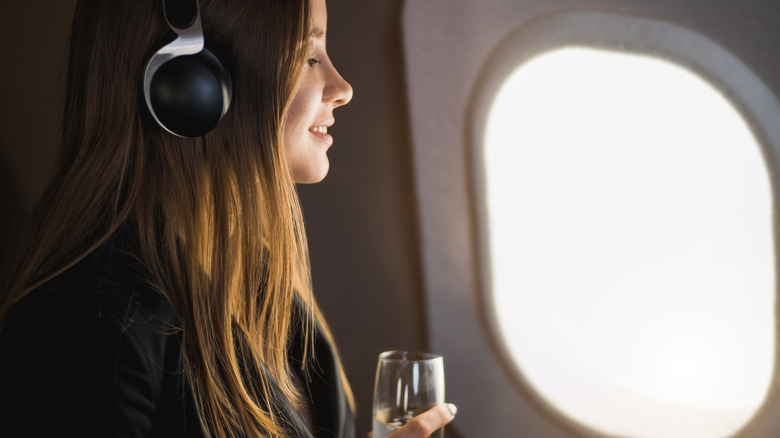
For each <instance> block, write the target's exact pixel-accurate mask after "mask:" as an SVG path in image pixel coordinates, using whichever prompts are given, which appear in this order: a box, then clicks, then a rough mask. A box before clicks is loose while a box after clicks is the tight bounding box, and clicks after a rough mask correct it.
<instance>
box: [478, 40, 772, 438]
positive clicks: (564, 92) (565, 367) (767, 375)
mask: <svg viewBox="0 0 780 438" xmlns="http://www.w3.org/2000/svg"><path fill="white" fill-rule="evenodd" d="M484 163H485V169H484V175H485V190H486V194H485V196H486V198H485V199H486V204H487V218H488V219H487V224H488V235H489V236H490V237H489V247H490V257H491V269H492V272H491V273H490V275H491V277H490V278H491V283H492V297H493V311H494V313H495V315H496V318H497V320H498V325H499V327H500V330H501V332H502V335H503V341H504V342H505V344H506V346H507V349H508V351H510V353H511V355H512V358H513V359H514V360H515V362H516V364H517V366H518V367H519V368H520V370H521V372H522V374H523V376H524V377H525V379H526V380H527V381H528V382H529V383H530V385H531V386H532V387H533V388H534V389H535V391H536V392H537V393H538V394H539V395H540V396H541V397H543V398H544V399H546V400H547V401H548V402H549V403H550V404H551V405H552V406H554V407H555V408H556V409H558V410H559V411H560V412H562V413H563V414H565V415H567V416H568V417H569V418H571V419H573V420H575V421H576V422H578V423H580V424H582V425H585V426H586V427H589V428H591V429H595V430H597V431H600V432H603V433H606V434H610V435H617V436H628V437H637V438H678V437H679V438H721V437H725V436H728V435H730V434H732V433H734V432H735V431H737V430H739V429H740V428H741V427H742V426H744V425H745V424H746V423H747V422H748V421H749V420H750V419H751V417H752V416H753V415H754V414H755V413H756V411H757V410H758V408H759V407H760V406H761V404H762V403H763V401H764V398H765V396H766V394H767V391H768V388H769V385H770V381H771V379H772V375H773V368H774V361H775V356H774V348H775V318H774V308H775V307H774V302H775V271H774V256H773V251H774V246H773V243H772V242H773V232H772V201H771V199H772V198H771V186H770V182H769V176H768V172H767V166H766V164H765V162H764V159H763V157H762V154H761V149H760V147H759V145H758V144H757V142H756V139H755V138H754V136H753V134H752V132H751V130H750V129H749V127H748V126H747V124H746V122H745V120H744V119H743V117H742V116H741V115H740V113H739V112H738V111H737V110H736V109H735V108H734V106H733V105H732V104H731V103H730V102H729V101H728V100H727V99H726V98H724V96H723V95H722V94H721V93H720V92H719V91H718V90H717V89H715V88H714V87H713V86H712V85H711V84H709V83H708V82H706V81H704V80H703V79H702V78H701V77H699V76H697V75H695V74H693V73H691V72H690V71H689V70H687V69H684V68H681V67H680V66H678V65H675V64H673V63H670V62H667V61H665V60H662V59H659V58H654V57H650V56H644V55H634V54H627V53H622V52H613V51H606V50H597V49H589V48H580V47H569V48H561V49H557V50H553V51H549V52H546V53H543V54H541V55H539V56H536V57H534V58H532V59H531V60H529V61H527V62H525V63H523V64H522V65H521V66H520V67H519V68H518V69H517V70H515V71H514V72H513V73H512V74H511V75H510V76H509V77H508V78H507V80H506V81H505V82H504V84H503V85H502V86H501V87H500V89H499V90H498V93H497V95H496V97H495V100H494V102H493V104H492V106H491V108H490V110H489V113H488V118H487V121H486V128H485V143H484Z"/></svg>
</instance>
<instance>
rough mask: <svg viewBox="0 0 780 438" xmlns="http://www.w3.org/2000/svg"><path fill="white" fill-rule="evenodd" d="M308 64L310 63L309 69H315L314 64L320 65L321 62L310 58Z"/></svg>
mask: <svg viewBox="0 0 780 438" xmlns="http://www.w3.org/2000/svg"><path fill="white" fill-rule="evenodd" d="M308 62H309V67H314V64H319V63H320V62H321V61H319V60H317V59H314V58H309V61H308Z"/></svg>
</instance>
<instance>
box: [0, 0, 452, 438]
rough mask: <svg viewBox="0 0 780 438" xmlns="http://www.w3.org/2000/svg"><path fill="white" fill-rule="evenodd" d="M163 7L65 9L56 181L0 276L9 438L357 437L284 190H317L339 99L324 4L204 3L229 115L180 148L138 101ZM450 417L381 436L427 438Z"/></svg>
mask: <svg viewBox="0 0 780 438" xmlns="http://www.w3.org/2000/svg"><path fill="white" fill-rule="evenodd" d="M161 3H162V2H159V1H155V0H125V1H112V2H106V1H97V0H91V1H90V0H81V1H80V2H79V4H78V6H77V8H76V12H75V16H74V22H73V28H72V34H71V40H70V54H69V70H68V82H67V90H66V105H65V112H64V119H63V127H62V152H61V157H60V163H59V167H58V172H57V174H56V175H55V177H54V179H53V182H52V184H51V186H50V187H49V189H47V191H46V193H45V194H44V196H43V198H42V199H41V201H40V203H39V205H38V207H37V209H36V212H35V214H34V217H33V220H32V221H31V222H30V223H29V226H28V228H27V230H26V232H25V234H24V235H22V236H21V237H20V241H19V244H18V245H16V249H17V250H18V255H17V257H15V258H14V260H13V264H11V265H9V266H10V269H9V270H8V272H7V273H6V275H5V276H4V277H5V279H6V280H5V283H4V287H3V289H2V293H3V296H2V301H0V357H2V359H1V360H0V388H2V390H0V399H1V400H2V407H1V408H2V410H0V415H1V416H2V419H3V425H4V427H5V428H6V429H5V430H6V431H11V432H12V433H18V434H19V435H22V436H39V435H54V434H57V435H63V434H69V433H73V432H75V433H78V434H79V435H86V436H93V435H94V436H182V435H187V436H189V435H192V436H217V437H223V436H225V437H226V436H317V437H330V436H338V437H352V436H354V430H353V425H352V424H353V417H352V415H353V411H354V401H353V398H352V393H351V391H350V387H349V383H348V382H347V379H346V377H345V375H344V373H343V370H342V367H341V364H340V361H339V357H338V354H337V353H336V350H335V348H334V347H333V345H334V344H333V339H332V336H331V333H330V331H329V330H328V327H327V324H326V323H325V321H324V319H323V317H322V315H321V313H320V311H319V309H318V308H317V304H316V302H315V301H314V298H313V295H312V291H311V282H310V280H309V266H308V251H307V247H306V239H305V233H304V229H303V221H302V219H301V212H300V207H299V205H298V198H297V195H296V190H295V183H311V182H317V181H320V180H321V179H322V178H324V177H325V175H326V173H327V171H328V159H327V156H326V152H327V150H328V148H329V146H330V145H331V143H332V138H331V137H330V135H328V134H327V128H328V127H329V126H331V125H332V124H333V123H334V119H333V110H334V109H335V108H337V107H339V106H341V105H344V104H346V103H348V102H349V100H350V99H351V97H352V89H351V87H350V85H349V84H348V83H347V82H345V81H344V80H343V79H342V78H341V76H339V74H338V73H337V71H336V70H335V68H334V67H333V65H332V64H331V62H330V60H329V58H328V56H327V52H326V48H325V33H326V29H327V16H326V9H325V1H324V0H311V2H309V1H307V0H298V1H293V0H274V1H270V0H269V1H249V0H219V1H216V0H210V1H208V0H202V1H201V2H200V9H199V11H200V12H199V19H200V22H202V25H203V34H204V35H205V36H206V47H207V48H209V49H210V50H213V51H214V53H215V54H217V55H219V57H220V58H221V62H223V63H224V64H225V65H226V67H225V68H226V70H227V71H228V72H229V78H228V79H229V87H230V90H229V91H230V93H232V98H231V99H230V105H229V109H228V110H227V112H225V113H224V117H222V119H221V120H220V121H219V122H218V123H217V124H216V126H215V127H214V129H213V130H211V131H209V132H207V133H205V134H204V135H198V136H193V137H191V138H185V137H179V136H177V135H173V134H171V133H170V132H168V131H169V129H168V128H167V127H164V122H161V123H162V125H160V124H158V123H157V121H158V115H157V114H156V113H155V110H154V108H155V107H154V106H152V107H151V109H149V108H147V106H146V104H145V92H144V90H139V88H143V86H142V85H140V86H139V84H140V83H142V82H143V81H142V80H141V79H140V78H141V77H142V76H143V72H144V71H145V67H146V64H147V61H148V60H149V58H150V56H151V54H153V53H155V52H156V51H157V50H158V49H159V48H160V47H161V46H163V45H164V44H165V42H166V41H170V40H171V37H170V36H171V29H172V27H169V23H173V22H174V20H175V18H176V17H171V16H169V15H170V14H168V15H164V14H163V6H162V4H161ZM166 17H167V21H166ZM171 26H173V24H171ZM186 26H190V24H187V25H186ZM139 96H144V97H139ZM225 96H227V95H225ZM223 97H224V96H223ZM453 408H454V407H452V406H451V405H450V407H449V408H448V407H447V406H444V405H442V406H438V407H435V408H433V409H431V410H430V411H428V412H426V413H424V414H421V415H419V416H418V417H416V418H415V419H414V420H412V421H411V422H410V423H409V424H408V425H407V426H405V427H403V428H401V429H399V430H398V431H397V432H396V433H395V434H394V435H393V436H398V437H424V436H427V435H429V434H430V433H431V432H432V431H433V430H435V429H437V428H439V427H442V426H443V425H444V424H446V423H447V422H449V421H450V420H451V419H452V418H453V415H454V412H453V411H454V409H453ZM6 431H4V432H3V435H4V436H9V433H6Z"/></svg>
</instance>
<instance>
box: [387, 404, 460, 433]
mask: <svg viewBox="0 0 780 438" xmlns="http://www.w3.org/2000/svg"><path fill="white" fill-rule="evenodd" d="M457 412H458V408H457V407H456V406H455V405H453V404H452V403H446V404H441V405H438V406H435V407H433V408H431V409H429V410H427V411H425V412H423V413H422V414H420V415H418V416H416V417H414V418H412V419H411V420H409V422H408V423H406V424H405V425H404V426H403V427H401V428H400V429H398V430H397V431H395V432H394V433H392V434H391V435H390V437H388V438H391V437H392V438H424V437H427V436H429V435H430V434H432V433H433V432H435V431H436V430H437V429H440V428H442V427H444V425H446V424H447V423H449V422H450V421H452V419H453V418H455V414H456V413H457Z"/></svg>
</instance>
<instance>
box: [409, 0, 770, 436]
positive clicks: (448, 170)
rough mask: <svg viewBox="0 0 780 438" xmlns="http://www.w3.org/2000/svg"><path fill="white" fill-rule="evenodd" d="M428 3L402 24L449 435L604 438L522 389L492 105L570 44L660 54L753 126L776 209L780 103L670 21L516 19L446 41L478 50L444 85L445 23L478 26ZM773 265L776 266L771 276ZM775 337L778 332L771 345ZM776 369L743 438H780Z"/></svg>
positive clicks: (574, 15) (427, 280)
mask: <svg viewBox="0 0 780 438" xmlns="http://www.w3.org/2000/svg"><path fill="white" fill-rule="evenodd" d="M421 3H425V2H407V4H406V7H405V10H404V18H403V20H404V38H405V49H406V61H407V66H406V68H407V82H408V85H409V87H408V91H409V105H410V118H411V120H410V125H411V131H412V147H413V157H414V160H415V162H414V168H415V179H416V190H417V193H416V194H417V199H418V213H419V218H420V240H421V252H422V263H423V284H424V294H425V302H426V307H427V308H426V314H427V317H428V340H429V343H428V345H429V349H431V350H433V351H435V352H438V353H441V354H443V355H444V356H445V364H447V378H448V382H452V383H450V384H449V385H448V390H447V392H448V399H451V400H452V401H454V402H455V403H456V404H459V405H462V407H463V409H462V413H463V414H465V415H459V421H458V422H456V423H457V424H455V425H453V427H455V429H456V430H457V431H458V432H461V434H462V435H463V436H474V437H476V436H500V435H501V434H506V433H507V431H508V430H526V431H528V433H529V436H545V437H594V438H595V437H603V436H605V435H603V434H601V433H599V432H597V431H595V430H592V429H590V428H588V427H586V426H583V425H581V424H579V423H577V422H575V421H573V420H571V419H569V418H568V417H566V416H565V415H563V414H561V413H559V411H558V410H557V409H556V408H554V407H552V406H550V405H549V404H548V403H547V402H546V401H545V400H544V398H542V397H541V396H540V395H538V394H537V393H536V391H535V390H534V389H533V387H532V386H531V385H530V384H529V383H528V382H526V381H525V380H524V377H523V376H522V374H521V372H520V370H519V369H517V367H516V366H515V363H514V360H513V359H512V356H511V355H510V353H509V352H508V351H507V349H506V347H505V346H504V344H503V341H502V336H501V335H500V334H499V328H498V326H497V323H496V321H495V318H493V315H492V311H491V307H492V305H491V300H492V297H491V295H490V290H491V288H490V278H489V272H490V270H489V267H490V261H489V251H488V248H487V246H486V244H487V242H488V240H487V237H488V236H487V235H486V228H485V225H486V223H487V221H486V217H485V214H486V211H485V200H484V195H483V193H484V175H483V174H482V172H483V170H482V169H483V165H482V141H483V139H484V128H485V126H484V125H485V122H486V120H487V111H488V109H489V108H490V105H491V103H492V100H493V96H495V93H496V91H497V90H498V87H500V86H501V84H502V83H503V81H504V79H505V78H506V77H507V76H508V75H509V74H511V73H512V72H513V71H514V69H515V68H516V67H517V66H518V65H520V64H521V63H522V62H525V61H526V60H529V59H531V58H532V57H534V56H536V55H538V54H540V53H543V52H545V51H548V50H553V49H557V48H561V47H566V46H570V45H577V46H583V47H590V48H597V49H607V50H613V51H620V52H626V53H635V54H642V55H650V56H657V57H661V58H663V59H665V60H668V61H671V62H673V63H675V64H678V65H681V66H683V67H687V68H688V69H690V70H691V71H693V72H695V73H697V74H698V75H699V76H701V77H702V78H704V79H705V80H707V81H709V82H710V83H711V84H712V85H713V86H714V87H715V88H717V89H719V90H720V91H721V92H722V93H723V94H724V95H725V96H726V97H727V98H729V99H730V100H731V102H732V103H733V104H734V105H735V107H736V109H737V111H738V112H739V113H741V114H742V115H743V117H744V118H745V120H746V121H747V123H748V125H749V127H750V128H751V130H752V131H753V133H754V135H755V137H756V140H757V142H758V143H759V144H760V145H761V147H762V153H763V156H764V158H765V162H766V163H767V167H768V171H769V174H770V178H771V179H772V197H773V200H772V202H773V205H777V196H778V190H776V189H775V187H776V183H775V180H776V178H775V175H777V174H778V173H777V166H778V160H777V157H778V156H780V124H778V123H773V121H777V120H780V102H778V100H777V98H776V97H775V95H774V93H773V92H772V91H771V89H770V88H769V87H768V86H767V85H766V84H765V83H764V81H763V80H762V79H761V78H760V77H759V76H757V75H756V74H755V73H754V72H753V71H752V70H751V69H750V68H749V67H748V66H747V65H746V64H745V63H743V62H742V61H741V60H740V59H738V58H737V57H736V56H734V55H733V54H732V53H730V52H729V51H727V50H726V49H724V48H723V47H722V46H720V45H719V44H717V43H716V42H714V41H713V40H711V39H709V38H707V37H706V36H704V35H702V34H699V33H696V32H693V31H691V30H689V29H686V28H684V27H682V26H680V25H677V24H674V23H671V22H666V21H661V20H657V19H650V18H645V17H638V16H632V15H625V14H620V15H618V14H611V13H602V12H589V11H574V12H563V13H555V14H550V15H543V16H539V17H537V18H535V19H533V20H526V21H525V22H522V23H511V21H510V23H508V24H509V29H510V32H509V33H508V35H506V36H505V37H503V38H496V37H495V36H496V35H497V34H498V31H494V32H493V34H492V35H493V40H492V41H479V42H478V43H475V42H474V41H468V39H469V38H470V37H471V35H470V34H468V33H466V34H464V35H458V34H457V33H450V34H447V36H450V37H451V36H453V35H454V36H455V37H456V38H460V41H456V43H457V42H460V43H464V44H469V45H470V46H473V47H472V48H476V49H477V50H475V51H474V52H473V53H472V54H471V55H472V57H473V58H475V59H476V60H477V61H476V62H477V63H478V64H477V65H478V66H480V67H477V68H476V69H474V70H471V71H465V72H463V71H461V72H456V73H447V72H445V73H444V74H443V75H442V74H441V71H440V69H441V67H440V66H438V65H437V63H441V64H443V65H446V64H447V60H446V59H445V57H446V56H449V55H450V53H449V52H447V51H437V50H436V44H437V43H438V44H452V41H447V39H446V38H444V37H443V36H441V34H442V32H443V31H442V29H437V28H436V25H437V23H438V22H439V21H438V20H441V21H444V20H450V24H449V25H450V26H453V27H457V26H458V25H460V26H463V25H464V22H467V21H468V20H469V19H472V17H471V16H470V14H469V12H470V11H468V10H467V9H466V10H460V11H459V12H455V13H454V15H455V23H452V20H453V16H447V15H446V14H444V15H443V16H439V17H435V16H434V14H435V13H436V11H435V8H432V7H431V6H430V5H423V4H421ZM453 9H455V8H453ZM420 14H422V15H420ZM458 17H460V18H458ZM458 20H460V22H458ZM477 21H479V20H477ZM423 23H424V25H425V28H424V29H421V28H420V25H421V24H423ZM472 24H473V23H472ZM483 25H484V24H483ZM444 26H447V25H444ZM477 31H479V25H477V27H476V30H475V32H477ZM437 32H438V34H437ZM477 46H478V47H477ZM479 59H482V62H479ZM437 70H439V71H437ZM432 78H435V79H432ZM433 80H438V81H442V80H443V81H449V82H450V86H452V87H463V88H465V90H466V91H465V92H458V93H453V94H450V95H447V94H446V93H445V92H444V91H443V90H444V88H443V87H442V86H437V85H436V84H432V83H431V81H433ZM442 132H444V133H442ZM776 224H777V222H776V221H775V225H774V227H775V229H776V228H777V226H776ZM777 234H778V233H777V232H776V231H775V237H774V248H775V254H777V253H778V236H777ZM777 267H778V265H777V262H776V265H775V277H776V278H777V272H778V269H777ZM775 302H776V304H775V314H776V315H777V313H778V312H777V300H775ZM777 338H778V336H777V333H775V339H776V342H777ZM778 359H780V358H778V357H776V359H775V372H774V375H773V383H772V385H771V387H770V390H769V394H768V396H767V399H766V401H765V403H764V404H763V405H762V406H761V408H760V409H759V410H758V412H757V413H756V415H755V416H754V418H753V419H752V420H751V421H750V422H749V423H748V424H747V425H746V426H745V427H743V429H742V430H741V431H740V432H739V433H738V435H737V436H739V437H748V436H750V437H753V436H774V435H773V433H774V434H776V433H777V431H778V430H780V420H778V419H777V418H778V417H780V415H777V414H780V403H778V399H779V398H780V390H778V388H779V387H780V377H779V376H778V371H777V362H778ZM475 380H476V381H478V382H479V383H476V382H475ZM508 381H511V382H512V384H507V382H508ZM485 402H489V403H487V404H486V403H485ZM463 417H466V418H463Z"/></svg>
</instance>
